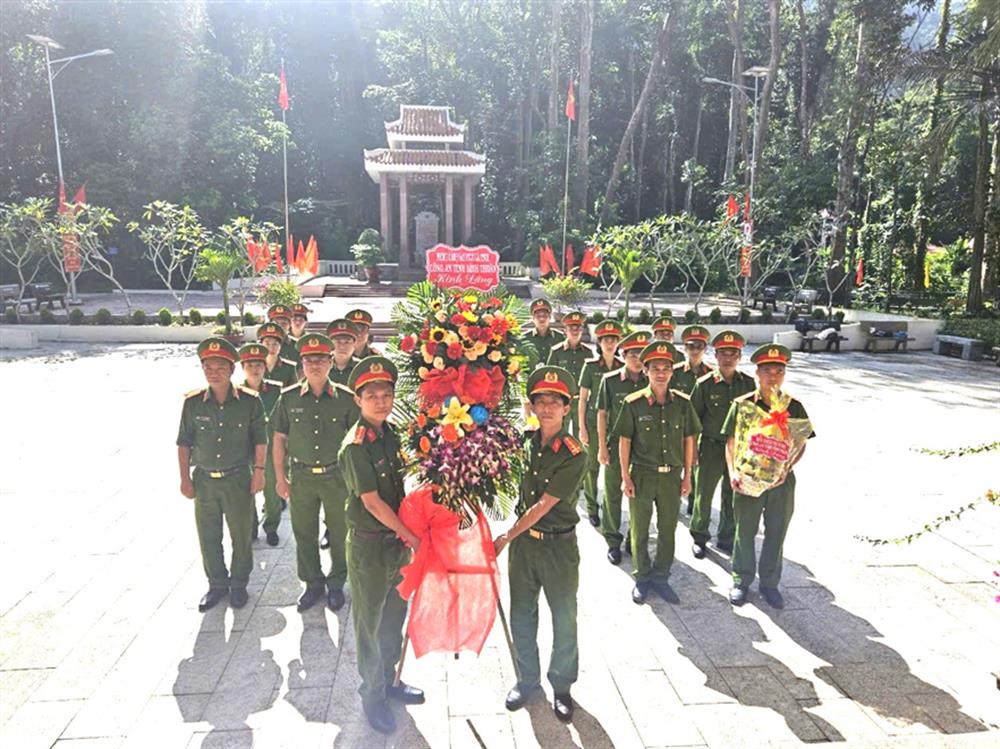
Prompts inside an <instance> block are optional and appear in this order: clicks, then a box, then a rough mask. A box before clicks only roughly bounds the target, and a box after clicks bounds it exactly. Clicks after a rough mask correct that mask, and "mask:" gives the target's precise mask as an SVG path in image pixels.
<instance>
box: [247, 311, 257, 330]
mask: <svg viewBox="0 0 1000 749" xmlns="http://www.w3.org/2000/svg"><path fill="white" fill-rule="evenodd" d="M257 322H258V320H257V315H255V314H254V313H253V312H244V313H243V327H245V328H248V327H250V326H251V325H256V324H257Z"/></svg>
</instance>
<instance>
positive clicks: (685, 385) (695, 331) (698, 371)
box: [670, 325, 712, 395]
mask: <svg viewBox="0 0 1000 749" xmlns="http://www.w3.org/2000/svg"><path fill="white" fill-rule="evenodd" d="M681 340H682V341H683V342H684V343H687V342H688V341H701V342H702V343H704V344H705V346H708V328H705V327H702V326H701V325H689V326H688V327H686V328H685V329H684V332H683V333H682V334H681ZM711 371H712V368H711V367H710V366H708V364H706V363H705V362H704V361H702V362H701V363H700V364H699V365H698V366H693V365H692V364H691V362H690V361H682V362H677V363H676V364H674V374H673V377H671V378H670V387H671V389H672V390H680V391H681V392H683V393H684V394H685V395H691V393H693V392H694V386H695V384H696V383H697V382H698V378H699V377H704V376H705V375H706V374H708V373H709V372H711Z"/></svg>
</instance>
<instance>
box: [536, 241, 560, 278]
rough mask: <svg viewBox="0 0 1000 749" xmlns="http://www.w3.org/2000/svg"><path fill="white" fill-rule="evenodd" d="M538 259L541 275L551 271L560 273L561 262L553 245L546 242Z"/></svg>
mask: <svg viewBox="0 0 1000 749" xmlns="http://www.w3.org/2000/svg"><path fill="white" fill-rule="evenodd" d="M538 260H539V262H538V271H539V273H540V274H541V275H543V276H546V275H548V274H549V273H555V274H556V275H557V276H558V275H560V273H559V262H558V261H557V260H556V253H555V252H554V251H553V249H552V246H551V245H548V244H546V245H544V246H543V247H542V251H541V253H540V254H539V257H538Z"/></svg>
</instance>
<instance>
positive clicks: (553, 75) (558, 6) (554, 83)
mask: <svg viewBox="0 0 1000 749" xmlns="http://www.w3.org/2000/svg"><path fill="white" fill-rule="evenodd" d="M550 1H551V2H552V28H551V36H550V37H549V108H548V120H549V121H548V122H547V123H546V124H547V125H548V130H549V137H550V138H555V137H556V134H557V133H558V132H559V125H560V122H559V34H560V15H561V12H562V0H550Z"/></svg>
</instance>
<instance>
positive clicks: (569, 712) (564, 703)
mask: <svg viewBox="0 0 1000 749" xmlns="http://www.w3.org/2000/svg"><path fill="white" fill-rule="evenodd" d="M552 709H553V710H554V711H555V714H556V717H557V718H559V720H561V721H562V722H563V723H569V722H570V721H571V720H573V698H572V697H570V696H569V692H567V693H566V694H557V695H555V696H554V698H553V700H552Z"/></svg>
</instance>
